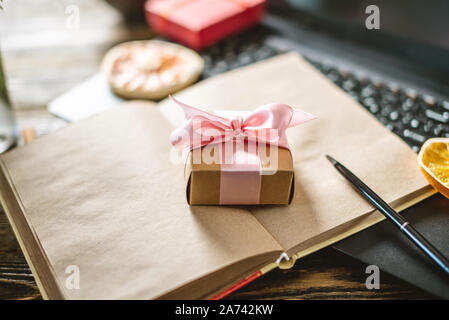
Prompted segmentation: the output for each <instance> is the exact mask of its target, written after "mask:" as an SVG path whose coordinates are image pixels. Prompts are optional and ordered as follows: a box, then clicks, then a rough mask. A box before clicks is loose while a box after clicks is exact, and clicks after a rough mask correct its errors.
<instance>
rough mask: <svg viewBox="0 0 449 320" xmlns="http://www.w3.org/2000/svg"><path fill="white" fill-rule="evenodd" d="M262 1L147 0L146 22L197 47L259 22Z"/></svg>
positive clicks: (262, 6)
mask: <svg viewBox="0 0 449 320" xmlns="http://www.w3.org/2000/svg"><path fill="white" fill-rule="evenodd" d="M265 2H266V1H265V0H149V1H147V3H146V4H145V15H146V18H147V21H148V23H149V24H150V25H151V27H152V28H153V29H154V30H155V31H156V32H158V33H160V34H163V35H165V36H167V37H169V38H172V39H174V40H177V41H179V42H181V43H184V44H186V45H187V46H189V47H191V48H193V49H196V50H199V49H202V48H205V47H207V46H210V45H211V44H213V43H215V42H217V41H219V40H221V39H223V38H224V37H226V36H228V35H230V34H233V33H236V32H238V31H240V30H242V29H244V28H246V27H249V26H250V25H252V24H255V23H257V22H259V21H260V20H261V19H262V17H263V14H264V11H265Z"/></svg>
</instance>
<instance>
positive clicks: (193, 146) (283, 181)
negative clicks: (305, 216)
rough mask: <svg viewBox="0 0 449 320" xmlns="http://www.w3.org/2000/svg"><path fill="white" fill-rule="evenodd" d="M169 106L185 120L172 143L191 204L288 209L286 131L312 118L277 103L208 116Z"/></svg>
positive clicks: (291, 187) (290, 172)
mask: <svg viewBox="0 0 449 320" xmlns="http://www.w3.org/2000/svg"><path fill="white" fill-rule="evenodd" d="M172 100H173V102H174V103H176V104H178V105H179V106H180V107H181V108H182V109H183V111H184V114H185V119H186V121H185V124H184V125H183V126H182V127H180V128H177V129H176V130H175V131H174V132H173V133H172V134H171V137H170V140H171V144H172V145H173V146H174V147H176V148H178V149H181V150H182V154H183V159H184V161H185V170H184V171H185V172H184V174H185V179H186V195H187V202H188V203H189V204H191V205H257V204H290V202H291V200H292V197H293V192H294V170H293V159H292V154H291V152H290V149H289V145H288V143H287V137H286V130H287V129H288V128H291V127H295V126H297V125H299V124H302V123H304V122H306V121H309V120H312V119H314V118H315V116H313V115H311V114H309V113H306V112H303V111H301V110H295V109H293V108H292V107H290V106H288V105H286V104H280V103H272V104H267V105H264V106H261V107H259V108H257V109H256V110H254V111H252V112H241V111H215V112H214V113H210V112H206V111H203V110H200V109H197V108H194V107H191V106H188V105H186V104H184V103H182V102H180V101H177V100H176V99H174V98H172Z"/></svg>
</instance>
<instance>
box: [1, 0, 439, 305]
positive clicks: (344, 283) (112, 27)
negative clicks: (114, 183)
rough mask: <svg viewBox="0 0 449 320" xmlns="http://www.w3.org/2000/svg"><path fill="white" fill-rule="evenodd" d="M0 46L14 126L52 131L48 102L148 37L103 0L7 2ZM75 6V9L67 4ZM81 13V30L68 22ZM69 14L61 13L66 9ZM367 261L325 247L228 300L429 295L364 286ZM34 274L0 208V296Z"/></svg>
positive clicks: (385, 283)
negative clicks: (111, 54) (110, 53)
mask: <svg viewBox="0 0 449 320" xmlns="http://www.w3.org/2000/svg"><path fill="white" fill-rule="evenodd" d="M3 2H4V3H3V7H4V10H3V12H0V41H1V43H0V45H1V49H2V53H3V58H4V64H5V66H6V72H7V75H8V77H9V88H10V93H11V97H12V101H13V104H14V108H15V114H16V117H17V120H18V126H19V128H23V127H28V126H33V127H35V128H37V131H40V132H45V131H52V130H54V129H55V128H58V127H60V126H64V125H65V124H66V123H65V122H64V121H63V120H61V119H57V118H55V117H53V116H52V115H50V114H49V113H48V112H47V110H46V105H47V103H48V102H49V101H50V100H51V99H53V98H54V97H56V96H57V95H59V94H61V93H63V92H64V91H66V90H68V89H70V88H71V87H73V86H75V85H76V84H78V83H80V82H82V81H83V80H85V79H87V78H88V77H89V76H91V75H93V74H94V73H95V72H96V71H98V68H99V64H100V61H101V59H102V56H103V54H104V53H105V51H106V50H107V49H108V48H110V47H111V46H112V45H114V44H116V43H119V42H122V41H126V40H131V39H147V38H149V37H151V33H150V31H149V29H148V27H147V26H146V25H145V24H143V23H140V24H134V25H132V26H129V25H125V24H124V22H123V19H122V17H121V15H120V14H119V13H118V12H117V11H116V10H115V9H113V8H111V7H109V6H108V5H107V4H106V3H105V2H103V1H101V0H77V1H75V0H72V1H70V4H69V2H65V1H58V0H53V1H51V0H42V1H33V0H14V1H12V0H9V1H8V0H5V1H3ZM70 5H75V6H76V7H73V6H72V7H69V6H70ZM76 11H77V12H78V13H79V20H78V21H79V28H78V24H77V23H76V22H77V20H73V19H74V18H75V19H76V17H75V16H74V12H75V15H76ZM66 12H67V13H66ZM365 268H366V265H364V264H363V263H360V262H359V261H357V260H354V259H352V258H350V257H348V256H346V255H344V254H342V253H340V252H338V251H337V250H335V249H332V248H326V249H324V250H321V251H319V252H317V253H315V254H312V255H310V256H308V257H305V258H303V259H301V260H299V261H298V262H297V263H296V265H295V267H294V268H292V269H289V270H275V271H272V272H270V273H269V274H267V275H266V276H264V277H262V278H259V279H258V280H256V281H254V282H253V283H251V284H249V285H248V286H246V287H244V288H242V289H240V290H239V291H237V292H236V293H234V294H232V295H231V296H230V297H229V298H230V299H239V298H247V299H427V298H432V296H431V295H429V294H427V293H425V292H423V291H421V290H419V289H417V288H415V287H412V286H411V285H408V284H407V283H405V282H403V281H401V280H399V279H396V278H394V277H392V276H389V275H387V274H385V273H381V276H380V281H381V285H380V289H379V290H368V289H366V286H365V280H366V277H367V274H365ZM40 298H41V296H40V294H39V291H38V289H37V286H36V283H35V281H34V278H33V275H32V273H31V271H30V269H29V267H28V265H27V263H26V261H25V259H24V257H23V255H22V252H21V251H20V248H19V247H18V244H17V242H16V240H15V238H14V235H13V233H12V231H11V229H10V226H9V224H8V221H7V219H6V217H5V214H4V213H3V212H0V299H40Z"/></svg>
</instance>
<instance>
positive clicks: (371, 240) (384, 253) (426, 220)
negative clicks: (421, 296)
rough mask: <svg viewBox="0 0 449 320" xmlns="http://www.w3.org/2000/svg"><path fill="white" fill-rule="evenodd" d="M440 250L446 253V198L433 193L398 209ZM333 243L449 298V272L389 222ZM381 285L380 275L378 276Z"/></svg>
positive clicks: (448, 239)
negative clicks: (421, 200)
mask: <svg viewBox="0 0 449 320" xmlns="http://www.w3.org/2000/svg"><path fill="white" fill-rule="evenodd" d="M402 214H403V215H404V216H405V217H406V219H407V220H408V221H409V222H410V223H411V224H412V225H413V226H414V227H415V228H416V229H418V231H419V232H421V233H422V234H423V235H424V237H426V238H427V239H428V240H429V241H430V242H431V243H432V244H433V245H434V246H435V247H436V248H437V249H438V250H440V252H441V253H443V254H444V255H445V256H446V257H449V200H448V199H446V198H444V197H443V196H442V195H440V194H436V195H434V196H432V197H430V198H428V199H426V200H424V201H423V202H421V203H419V204H417V205H415V206H413V207H411V208H409V209H407V210H404V211H403V212H402ZM334 247H335V248H336V249H338V250H340V251H342V252H344V253H346V254H348V255H350V256H352V257H355V258H357V259H359V260H361V261H363V262H365V263H367V264H374V265H377V266H378V267H379V268H380V269H381V270H383V271H386V272H388V273H390V274H392V275H394V276H396V277H398V278H400V279H403V280H405V281H407V282H409V283H411V284H413V285H415V286H417V287H419V288H422V289H424V290H426V291H428V292H430V293H432V294H434V295H435V296H437V297H440V298H444V299H449V276H448V275H447V274H445V273H444V272H443V271H441V270H440V269H439V268H438V267H437V266H435V265H434V264H433V263H432V262H431V260H430V259H429V258H427V257H426V256H425V255H424V254H423V253H421V251H419V249H417V248H416V247H415V246H414V245H413V244H412V243H411V242H410V240H408V239H407V238H406V236H405V235H403V234H402V233H401V232H400V231H399V230H398V229H397V228H396V227H395V226H393V224H392V223H391V222H389V221H387V220H384V221H382V222H380V223H378V224H376V225H374V226H373V227H370V228H368V229H366V230H364V231H362V232H359V233H357V234H355V235H354V236H351V237H349V238H347V239H345V240H342V241H340V242H338V243H337V244H335V245H334ZM380 286H381V287H382V279H380Z"/></svg>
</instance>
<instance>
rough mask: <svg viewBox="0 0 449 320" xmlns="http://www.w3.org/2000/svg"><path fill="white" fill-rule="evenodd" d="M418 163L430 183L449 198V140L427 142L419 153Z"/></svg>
mask: <svg viewBox="0 0 449 320" xmlns="http://www.w3.org/2000/svg"><path fill="white" fill-rule="evenodd" d="M418 161H419V164H420V166H421V171H422V172H423V173H424V176H425V177H426V179H427V180H428V181H429V183H430V184H431V185H432V186H433V187H434V188H435V189H437V190H438V191H439V192H441V194H443V195H444V196H445V197H446V198H449V138H432V139H429V140H427V141H426V142H425V143H424V145H423V146H422V148H421V151H420V152H419V155H418Z"/></svg>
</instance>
